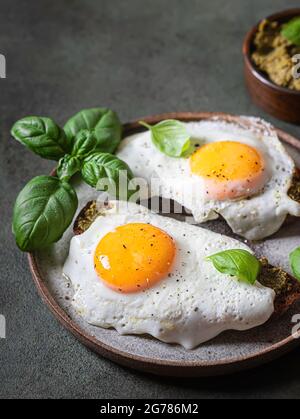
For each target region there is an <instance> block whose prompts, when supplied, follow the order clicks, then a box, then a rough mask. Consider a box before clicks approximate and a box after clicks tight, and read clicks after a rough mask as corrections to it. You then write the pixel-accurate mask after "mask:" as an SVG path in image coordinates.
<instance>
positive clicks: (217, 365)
mask: <svg viewBox="0 0 300 419" xmlns="http://www.w3.org/2000/svg"><path fill="white" fill-rule="evenodd" d="M215 117H217V118H218V117H220V118H223V119H228V120H234V119H236V118H239V117H240V116H237V115H233V114H228V113H221V112H172V113H163V114H157V115H151V116H146V117H143V118H139V119H137V120H134V121H132V122H128V123H125V124H123V129H124V130H123V137H125V136H128V135H130V134H134V133H137V132H139V131H142V130H143V129H144V128H143V127H142V126H141V125H139V121H140V120H143V121H145V122H147V123H149V124H155V123H158V122H160V121H162V120H165V119H178V120H181V121H183V122H192V121H200V120H205V119H211V118H215ZM275 129H276V131H277V133H278V136H279V139H280V140H281V141H283V142H284V143H287V144H289V145H291V146H292V147H294V148H296V149H297V150H299V151H300V140H299V139H297V138H296V137H294V136H293V135H291V134H288V133H286V132H285V131H283V130H281V129H278V128H275ZM54 174H55V170H53V171H52V173H51V175H54ZM28 263H29V267H30V271H31V274H32V277H33V280H34V283H35V285H36V288H37V290H38V292H39V295H40V296H41V298H42V300H43V302H44V303H45V304H46V305H47V306H48V308H49V309H50V311H51V312H52V314H53V315H54V316H55V317H56V319H57V320H58V321H59V322H60V323H61V324H62V325H63V326H64V327H65V328H66V329H67V330H68V331H70V332H71V333H72V334H73V335H74V336H75V337H76V338H77V339H78V340H79V341H81V342H82V343H83V344H84V345H85V346H87V347H88V348H90V349H92V350H93V351H94V352H96V353H98V354H99V355H102V356H103V357H105V358H107V359H110V360H111V361H113V362H116V363H118V364H120V365H123V366H126V367H129V368H133V369H136V370H140V371H144V372H150V373H153V374H157V375H167V376H181V377H182V376H213V375H223V374H228V373H233V372H237V371H240V370H245V369H250V368H253V367H255V366H257V365H260V364H263V363H266V362H269V361H271V360H274V359H276V358H278V357H280V356H281V355H283V354H285V353H287V352H288V351H290V350H291V349H293V348H294V347H296V346H298V344H299V345H300V342H299V339H298V340H297V339H294V338H293V336H289V337H287V338H285V339H283V340H281V341H280V342H277V343H275V344H273V345H271V346H270V347H268V348H266V349H264V350H261V351H257V352H255V353H253V354H252V355H250V356H239V357H235V358H231V359H229V360H226V359H219V360H217V361H205V360H197V361H184V360H180V361H177V360H176V361H175V360H164V359H154V358H150V357H145V356H141V355H134V354H131V353H129V352H125V351H122V350H120V349H117V348H115V347H113V346H110V345H107V344H106V343H103V342H101V341H100V340H99V339H96V338H95V337H94V336H92V335H91V334H89V333H88V332H86V331H84V330H83V329H82V328H81V327H80V326H79V325H78V324H77V323H76V321H74V320H72V319H71V318H70V317H69V315H68V314H67V312H66V311H65V310H64V309H63V308H62V307H61V306H60V305H59V303H58V302H57V301H56V300H55V298H54V297H53V295H52V293H51V291H50V290H49V289H48V287H47V286H46V284H45V281H44V280H43V275H42V274H41V272H40V270H39V267H38V263H37V259H36V256H35V253H33V252H32V253H28Z"/></svg>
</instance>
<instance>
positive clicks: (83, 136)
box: [72, 129, 97, 157]
mask: <svg viewBox="0 0 300 419" xmlns="http://www.w3.org/2000/svg"><path fill="white" fill-rule="evenodd" d="M96 148H97V140H96V138H95V135H94V133H93V132H91V131H88V130H87V129H84V130H81V131H79V132H78V134H76V136H75V142H74V145H73V149H72V156H77V157H84V156H86V155H88V154H90V153H91V152H93V151H96Z"/></svg>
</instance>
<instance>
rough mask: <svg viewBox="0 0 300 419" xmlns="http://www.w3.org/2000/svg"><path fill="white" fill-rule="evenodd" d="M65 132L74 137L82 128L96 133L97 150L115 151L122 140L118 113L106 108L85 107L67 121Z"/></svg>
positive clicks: (69, 136) (71, 137)
mask: <svg viewBox="0 0 300 419" xmlns="http://www.w3.org/2000/svg"><path fill="white" fill-rule="evenodd" d="M64 130H65V133H66V134H67V137H68V138H69V139H74V138H75V136H76V135H77V134H78V133H79V131H81V130H89V131H91V132H93V133H94V135H95V138H96V140H97V151H102V152H107V153H114V152H115V150H116V149H117V147H118V145H119V144H120V141H121V135H122V125H121V122H120V120H119V118H118V116H117V114H116V113H115V112H113V111H111V110H109V109H105V108H92V109H85V110H83V111H81V112H78V113H77V114H76V115H74V116H73V117H72V118H71V119H69V121H68V122H67V123H66V125H65V127H64Z"/></svg>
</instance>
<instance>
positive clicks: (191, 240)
mask: <svg viewBox="0 0 300 419" xmlns="http://www.w3.org/2000/svg"><path fill="white" fill-rule="evenodd" d="M111 204H112V207H113V208H112V209H110V210H104V211H103V215H100V216H99V217H98V218H97V219H96V221H95V222H94V223H93V224H92V226H91V227H90V228H89V229H88V230H87V231H86V232H85V233H83V234H82V235H80V236H75V237H74V238H73V239H72V240H71V245H70V252H69V256H68V258H67V260H66V262H65V265H64V268H63V272H64V274H65V275H66V276H67V277H68V278H70V280H71V282H72V285H73V287H74V290H75V295H74V298H73V306H74V307H75V309H76V311H77V312H78V314H80V315H81V316H82V317H83V318H84V319H85V320H86V321H87V322H88V323H90V324H92V325H95V326H100V327H104V328H110V327H113V328H115V329H116V330H117V331H118V332H119V333H120V334H149V335H152V336H154V337H156V338H157V339H159V340H161V341H163V342H168V343H179V344H181V345H182V346H183V347H185V348H187V349H192V348H194V347H196V346H198V345H199V344H201V343H203V342H206V341H207V340H210V339H212V338H213V337H215V336H217V335H218V334H220V333H221V332H223V331H225V330H248V329H251V328H253V327H256V326H259V325H261V324H263V323H265V322H266V321H267V320H268V319H269V318H270V316H271V315H272V313H273V312H274V298H275V293H274V291H273V290H271V289H268V288H265V287H263V286H262V285H260V284H259V283H256V284H255V286H250V285H248V284H245V283H241V282H238V281H237V279H236V278H231V277H230V276H227V275H223V274H220V273H219V272H217V271H216V270H215V269H214V267H213V266H212V264H211V263H210V262H208V261H205V260H204V258H205V257H206V256H209V255H211V254H213V253H216V252H218V251H221V250H225V249H232V248H240V249H246V250H248V251H250V252H251V250H250V249H249V248H248V247H247V246H245V245H244V244H242V243H240V242H238V241H236V240H234V239H232V238H228V237H225V236H222V235H220V234H217V233H213V232H210V231H208V230H204V229H202V228H199V227H195V226H191V225H188V224H186V223H181V222H179V221H176V220H174V219H171V218H165V217H161V216H159V215H156V214H153V213H151V212H150V211H149V210H148V209H146V208H144V207H141V206H139V205H136V204H128V203H125V202H111ZM130 222H149V223H151V224H153V225H155V226H157V227H159V228H161V229H163V230H164V231H166V232H167V233H168V234H170V235H171V236H172V237H173V238H174V239H175V241H176V243H177V256H176V262H175V265H174V267H173V270H172V274H173V275H172V277H171V278H169V277H168V278H166V279H165V280H162V281H161V282H160V283H158V284H156V285H155V286H154V287H152V288H150V289H148V290H147V291H145V292H137V293H133V294H127V295H126V294H121V293H118V292H115V291H113V290H111V289H110V288H108V287H107V286H106V285H105V284H104V283H103V282H102V281H101V279H100V278H99V277H98V276H97V274H96V272H95V270H94V261H93V256H94V251H95V248H96V246H97V244H98V242H99V240H101V238H102V237H103V236H104V235H105V234H107V233H108V232H109V231H112V230H113V229H115V228H116V227H117V226H119V225H124V224H126V223H130ZM188 252H190V253H188ZM177 280H179V282H178V281H177ZM195 309H197V310H195Z"/></svg>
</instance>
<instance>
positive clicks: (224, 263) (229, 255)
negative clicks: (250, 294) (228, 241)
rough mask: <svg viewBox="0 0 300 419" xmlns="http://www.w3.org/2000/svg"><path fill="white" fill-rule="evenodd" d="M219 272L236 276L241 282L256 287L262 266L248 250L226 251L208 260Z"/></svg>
mask: <svg viewBox="0 0 300 419" xmlns="http://www.w3.org/2000/svg"><path fill="white" fill-rule="evenodd" d="M206 259H207V260H209V261H211V262H212V263H213V265H214V267H215V268H216V270H217V271H219V272H221V273H223V274H227V275H231V276H236V277H237V278H238V279H239V280H240V281H243V282H246V283H248V284H251V285H254V284H255V281H256V280H257V277H258V275H259V273H260V270H261V264H260V262H259V260H258V259H256V257H255V256H253V255H252V254H251V253H249V252H248V251H247V250H241V249H234V250H225V251H224V252H220V253H216V254H215V255H212V256H209V257H207V258H206Z"/></svg>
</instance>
